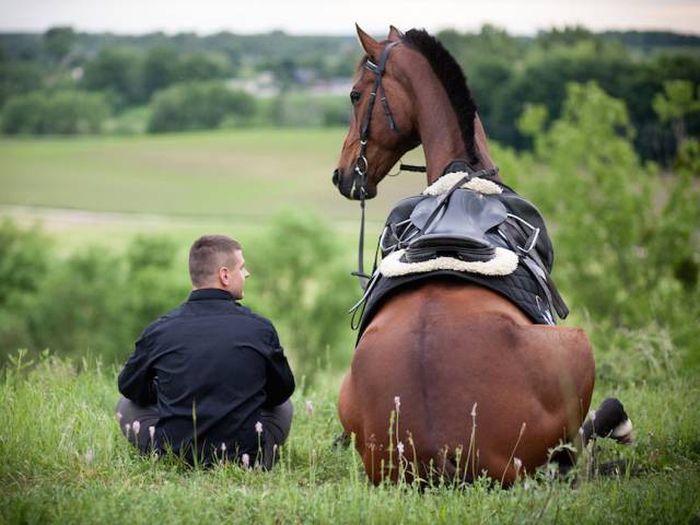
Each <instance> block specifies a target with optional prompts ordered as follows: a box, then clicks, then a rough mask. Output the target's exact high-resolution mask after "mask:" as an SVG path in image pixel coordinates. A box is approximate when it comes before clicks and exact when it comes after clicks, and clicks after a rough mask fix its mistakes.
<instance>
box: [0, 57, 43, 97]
mask: <svg viewBox="0 0 700 525" xmlns="http://www.w3.org/2000/svg"><path fill="white" fill-rule="evenodd" d="M42 73H43V68H42V66H41V65H39V64H37V63H35V62H3V61H0V107H2V105H4V104H5V102H6V101H7V99H9V98H10V97H12V96H14V95H23V94H26V93H28V92H30V91H35V90H38V89H40V88H41V87H42V84H43V81H42Z"/></svg>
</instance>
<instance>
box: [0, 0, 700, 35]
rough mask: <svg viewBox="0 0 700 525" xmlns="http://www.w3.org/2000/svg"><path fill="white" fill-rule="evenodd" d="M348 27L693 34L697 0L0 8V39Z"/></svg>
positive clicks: (61, 0)
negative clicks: (53, 32)
mask: <svg viewBox="0 0 700 525" xmlns="http://www.w3.org/2000/svg"><path fill="white" fill-rule="evenodd" d="M355 22H358V23H359V24H360V26H362V27H363V28H365V29H366V30H368V31H370V32H371V33H374V34H377V35H379V34H383V33H385V31H386V28H387V27H388V25H389V24H394V25H396V26H397V27H398V28H399V29H403V30H406V29H410V28H412V27H423V28H426V29H428V30H429V31H437V30H440V29H446V28H454V29H458V30H476V29H478V28H479V27H481V25H482V24H484V23H491V24H494V25H497V26H499V27H503V28H505V29H507V30H508V31H509V32H510V33H513V34H534V33H535V32H536V31H537V30H538V29H546V28H550V27H552V26H557V27H562V26H564V25H574V24H582V25H584V26H586V27H588V28H589V29H592V30H596V31H599V30H605V29H660V30H675V31H679V32H685V33H694V34H700V0H582V1H572V0H462V1H458V0H341V1H339V2H337V1H334V0H286V1H265V0H257V1H256V0H0V31H17V30H20V31H43V30H45V29H47V28H49V27H51V26H55V25H70V26H73V27H74V28H76V29H78V30H81V31H112V32H116V33H144V32H150V31H165V32H167V33H174V32H179V31H195V32H197V33H201V34H206V33H213V32H216V31H221V30H228V31H232V32H235V33H256V32H265V31H270V30H273V29H281V30H284V31H287V32H289V33H293V34H352V33H353V24H354V23H355Z"/></svg>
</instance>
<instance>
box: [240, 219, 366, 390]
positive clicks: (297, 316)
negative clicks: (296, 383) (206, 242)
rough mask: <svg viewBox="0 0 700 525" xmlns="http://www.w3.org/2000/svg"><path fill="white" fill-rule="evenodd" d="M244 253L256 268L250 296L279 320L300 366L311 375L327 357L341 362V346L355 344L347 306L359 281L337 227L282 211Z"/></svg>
mask: <svg viewBox="0 0 700 525" xmlns="http://www.w3.org/2000/svg"><path fill="white" fill-rule="evenodd" d="M245 254H246V259H247V260H248V261H249V263H248V264H247V266H248V267H249V268H250V271H251V274H252V278H251V279H250V281H249V283H250V284H249V287H250V293H249V294H247V296H248V297H249V298H250V299H249V300H248V299H246V301H247V302H249V303H251V305H252V306H253V308H255V309H256V310H258V311H260V312H261V313H262V314H263V315H266V316H268V317H269V318H270V319H271V320H272V321H273V322H274V323H275V325H276V326H277V328H278V329H279V331H280V339H281V341H282V344H283V345H286V348H288V349H289V350H290V352H291V354H292V355H293V356H294V357H295V358H296V359H295V364H296V368H295V370H296V371H297V372H301V373H304V374H306V375H307V377H308V378H312V377H313V374H314V373H315V371H316V370H318V368H320V366H319V365H320V362H321V361H322V360H323V359H324V358H328V363H327V364H329V365H338V364H341V363H342V362H343V361H344V358H345V357H347V355H348V353H347V352H338V350H340V349H342V348H343V347H345V348H347V350H348V352H349V351H350V350H351V349H352V347H353V344H352V338H353V337H354V336H355V334H354V333H351V332H350V330H349V317H348V315H347V313H346V312H347V309H348V308H349V307H350V306H351V305H352V303H353V302H354V301H355V300H356V299H357V297H356V296H357V293H356V292H357V289H356V287H357V284H356V283H355V281H354V280H352V279H351V278H350V276H349V274H348V271H347V268H346V267H345V265H344V262H343V259H342V251H341V248H340V246H339V245H338V244H337V243H336V242H335V239H334V238H333V234H332V232H331V231H330V230H328V229H327V228H326V227H324V226H323V223H322V221H320V220H318V219H317V218H315V217H309V216H301V215H285V216H280V217H279V218H278V219H277V220H276V221H275V222H274V224H273V226H272V228H271V230H270V232H269V233H268V234H267V235H266V236H265V237H264V238H263V239H261V240H260V241H259V242H258V243H256V244H254V245H253V246H251V247H250V248H247V247H245ZM331 349H332V350H333V353H334V354H333V355H326V352H327V351H328V350H331Z"/></svg>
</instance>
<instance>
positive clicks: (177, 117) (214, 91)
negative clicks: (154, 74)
mask: <svg viewBox="0 0 700 525" xmlns="http://www.w3.org/2000/svg"><path fill="white" fill-rule="evenodd" d="M151 111H152V113H151V119H150V122H149V124H148V130H149V131H151V132H163V131H184V130H192V129H214V128H218V127H219V126H220V125H221V123H222V122H223V121H224V119H228V120H231V119H235V120H236V121H238V122H241V123H245V122H246V121H247V120H249V119H250V118H251V117H253V115H255V98H254V97H252V96H251V95H248V94H247V93H244V92H242V91H232V90H230V89H228V88H227V87H226V86H225V85H224V84H223V83H220V82H190V83H183V84H175V85H173V86H171V87H169V88H167V89H164V90H162V91H159V92H157V93H156V94H155V95H154V96H153V99H152V101H151Z"/></svg>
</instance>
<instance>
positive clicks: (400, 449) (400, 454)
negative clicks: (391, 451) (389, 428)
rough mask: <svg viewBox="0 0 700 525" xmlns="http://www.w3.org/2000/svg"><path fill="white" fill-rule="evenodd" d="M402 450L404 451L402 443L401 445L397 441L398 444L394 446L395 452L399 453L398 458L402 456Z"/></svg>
mask: <svg viewBox="0 0 700 525" xmlns="http://www.w3.org/2000/svg"><path fill="white" fill-rule="evenodd" d="M403 450H404V449H403V443H401V441H399V442H398V443H397V444H396V451H397V452H398V453H399V456H403Z"/></svg>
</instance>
